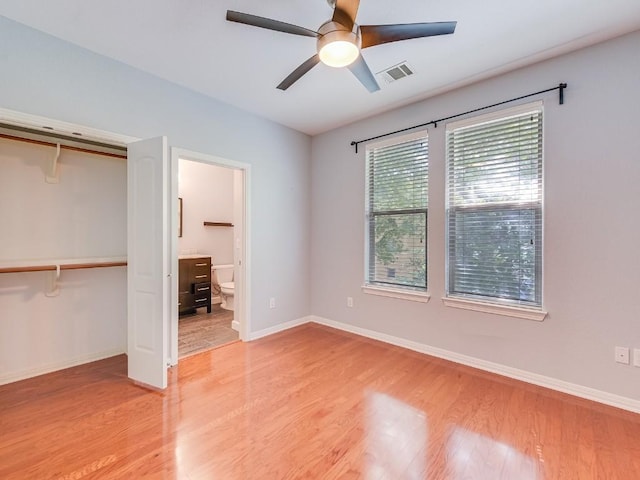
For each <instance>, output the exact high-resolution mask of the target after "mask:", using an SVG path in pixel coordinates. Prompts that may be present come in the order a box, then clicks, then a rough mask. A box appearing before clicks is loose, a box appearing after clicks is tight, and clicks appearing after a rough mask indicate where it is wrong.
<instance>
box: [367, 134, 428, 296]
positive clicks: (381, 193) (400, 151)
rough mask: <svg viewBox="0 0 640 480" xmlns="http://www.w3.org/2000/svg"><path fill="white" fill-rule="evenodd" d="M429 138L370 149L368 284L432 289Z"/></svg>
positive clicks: (404, 139)
mask: <svg viewBox="0 0 640 480" xmlns="http://www.w3.org/2000/svg"><path fill="white" fill-rule="evenodd" d="M427 169H428V147H427V134H426V132H420V133H419V134H413V135H407V136H403V137H400V138H394V139H393V140H392V141H391V142H384V143H377V144H374V145H369V146H368V147H367V235H366V237H367V243H368V254H367V257H368V258H367V264H368V265H367V280H366V283H367V285H372V286H379V287H392V288H402V289H409V290H422V291H425V290H426V288H427V199H428V195H427V180H428V171H427Z"/></svg>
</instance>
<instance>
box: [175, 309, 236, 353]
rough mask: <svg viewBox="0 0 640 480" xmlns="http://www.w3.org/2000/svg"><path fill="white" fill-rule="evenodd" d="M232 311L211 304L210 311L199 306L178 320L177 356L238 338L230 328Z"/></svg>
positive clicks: (210, 347)
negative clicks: (193, 311)
mask: <svg viewBox="0 0 640 480" xmlns="http://www.w3.org/2000/svg"><path fill="white" fill-rule="evenodd" d="M232 321H233V311H231V310H224V309H223V308H221V307H220V305H211V313H207V310H206V309H204V308H200V309H198V310H197V311H196V313H194V314H191V315H183V316H181V317H180V319H179V320H178V356H179V357H180V358H183V357H185V356H188V355H193V354H194V353H198V352H202V351H204V350H210V349H212V348H215V347H219V346H220V345H224V344H226V343H229V342H234V341H236V340H238V332H236V331H235V330H234V329H233V328H231V322H232Z"/></svg>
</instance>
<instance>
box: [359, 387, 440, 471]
mask: <svg viewBox="0 0 640 480" xmlns="http://www.w3.org/2000/svg"><path fill="white" fill-rule="evenodd" d="M366 395H367V398H366V400H365V426H366V432H365V458H366V461H367V464H366V471H365V478H367V479H374V478H375V479H380V478H406V479H420V478H423V473H424V471H425V468H426V465H425V461H426V449H427V415H426V413H425V412H423V411H421V410H417V409H415V408H413V407H411V406H410V405H408V404H406V403H404V402H401V401H399V400H396V399H394V398H392V397H390V396H388V395H385V394H382V393H377V392H368V393H367V394H366Z"/></svg>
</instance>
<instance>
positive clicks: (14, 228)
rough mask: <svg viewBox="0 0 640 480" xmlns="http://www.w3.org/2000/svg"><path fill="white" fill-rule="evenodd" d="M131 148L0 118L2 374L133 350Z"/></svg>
mask: <svg viewBox="0 0 640 480" xmlns="http://www.w3.org/2000/svg"><path fill="white" fill-rule="evenodd" d="M126 154H127V150H126V147H125V146H123V145H121V146H118V145H115V146H114V145H107V144H105V143H102V142H100V141H98V140H95V139H90V138H86V137H82V136H80V135H78V134H74V133H73V132H67V133H65V134H61V133H59V132H50V131H47V130H45V129H43V130H42V131H40V130H35V129H31V128H22V127H15V126H10V125H1V124H0V384H2V383H8V382H11V381H15V380H19V379H22V378H27V377H30V376H34V375H37V374H41V373H45V372H49V371H53V370H57V369H60V368H66V367H68V366H71V365H76V364H79V363H85V362H89V361H93V360H97V359H100V358H106V357H109V356H113V355H117V354H120V353H124V352H125V351H126V346H127V275H126V262H127V163H126Z"/></svg>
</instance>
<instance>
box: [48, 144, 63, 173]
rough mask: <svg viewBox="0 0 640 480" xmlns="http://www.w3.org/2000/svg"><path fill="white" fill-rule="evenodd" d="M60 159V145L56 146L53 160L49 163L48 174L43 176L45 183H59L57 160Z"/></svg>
mask: <svg viewBox="0 0 640 480" xmlns="http://www.w3.org/2000/svg"><path fill="white" fill-rule="evenodd" d="M59 158H60V144H59V143H57V144H56V151H55V153H54V154H53V159H52V161H51V167H50V168H49V172H48V173H47V174H46V176H45V181H46V182H47V183H60V175H59V173H58V159H59Z"/></svg>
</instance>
